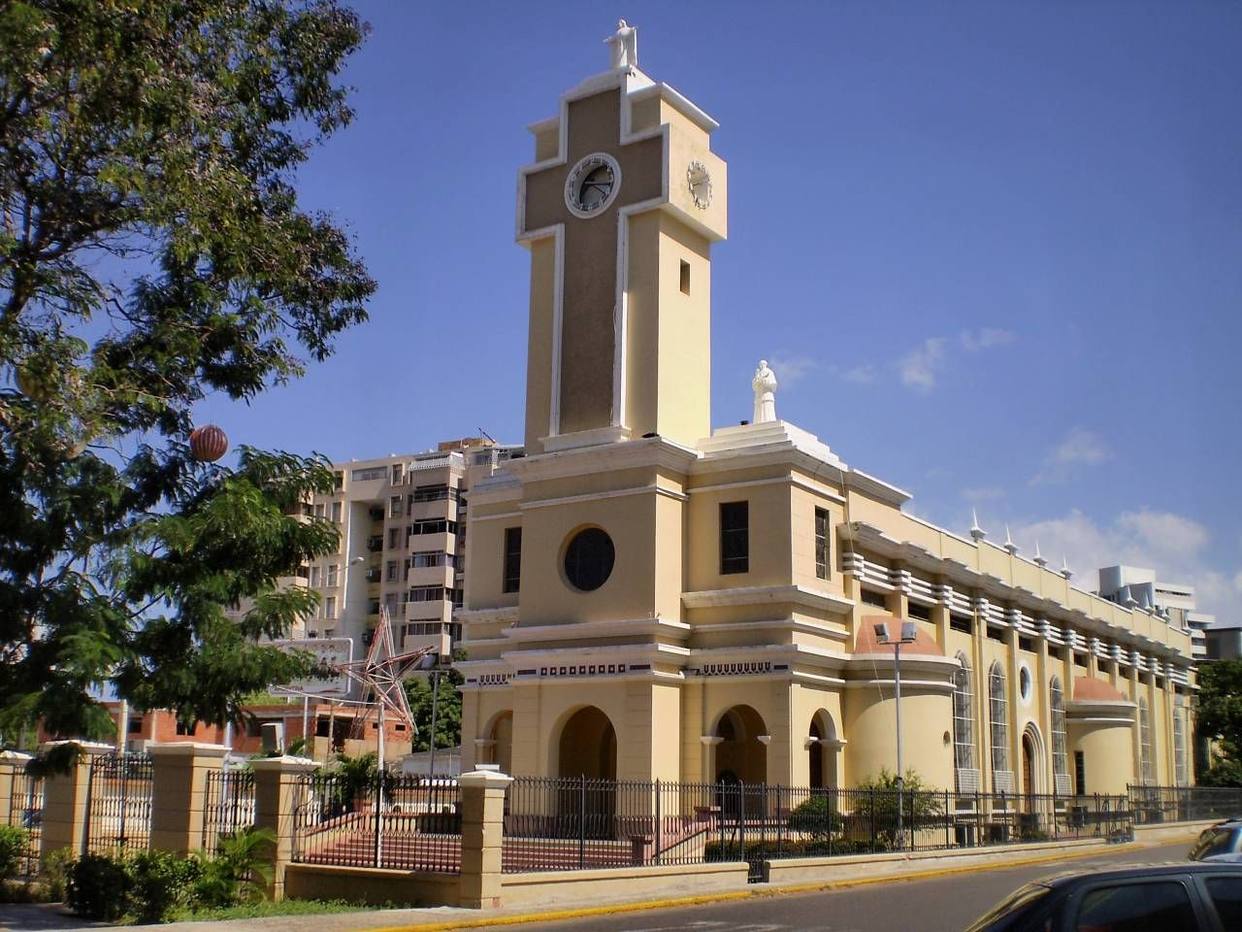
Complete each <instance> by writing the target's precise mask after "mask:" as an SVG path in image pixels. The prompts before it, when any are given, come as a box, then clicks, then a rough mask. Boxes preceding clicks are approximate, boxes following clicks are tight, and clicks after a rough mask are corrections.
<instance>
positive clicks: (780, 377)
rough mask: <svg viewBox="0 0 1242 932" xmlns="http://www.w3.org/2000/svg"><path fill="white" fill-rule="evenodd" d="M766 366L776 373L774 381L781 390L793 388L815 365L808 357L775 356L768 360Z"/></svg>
mask: <svg viewBox="0 0 1242 932" xmlns="http://www.w3.org/2000/svg"><path fill="white" fill-rule="evenodd" d="M768 366H769V367H770V368H771V369H772V371H773V372H774V373H776V381H777V383H778V384H779V385H780V387H781V388H793V386H794V384H795V383H796V382H800V381H801V380H802V377H803V376H805V375H806V374H807V373H808V372H811V371H812V370H813V369H814V368H815V366H816V363H815V360H814V359H811V358H810V357H808V356H780V355H777V356H773V357H772V358H771V359H770V360H768Z"/></svg>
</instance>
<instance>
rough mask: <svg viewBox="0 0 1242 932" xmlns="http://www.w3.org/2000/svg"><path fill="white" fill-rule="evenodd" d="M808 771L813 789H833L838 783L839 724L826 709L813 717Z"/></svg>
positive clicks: (808, 740)
mask: <svg viewBox="0 0 1242 932" xmlns="http://www.w3.org/2000/svg"><path fill="white" fill-rule="evenodd" d="M806 744H807V754H808V755H809V761H808V765H809V766H808V772H809V774H810V780H809V783H810V786H811V789H813V790H825V789H833V788H834V787H836V785H837V749H838V747H839V746H840V742H839V741H838V740H837V726H836V725H835V724H834V723H833V721H832V716H831V715H829V714H828V712H827V711H826V710H825V709H820V710H819V711H818V712H816V713H815V715H814V716H813V717H812V718H811V728H810V734H809V735H808V736H807V742H806Z"/></svg>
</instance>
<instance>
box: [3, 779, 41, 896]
mask: <svg viewBox="0 0 1242 932" xmlns="http://www.w3.org/2000/svg"><path fill="white" fill-rule="evenodd" d="M8 811H9V823H8V824H9V825H11V826H13V827H15V828H20V829H22V830H23V831H25V833H26V834H25V845H24V847H23V850H22V853H21V856H20V857H19V858H18V863H17V876H18V877H20V878H23V879H25V878H29V877H33V876H35V875H36V874H37V873H38V872H39V844H40V841H41V839H42V837H43V778H42V777H36V776H32V775H31V774H28V773H24V772H22V773H15V774H13V783H12V785H11V786H10V788H9V805H8Z"/></svg>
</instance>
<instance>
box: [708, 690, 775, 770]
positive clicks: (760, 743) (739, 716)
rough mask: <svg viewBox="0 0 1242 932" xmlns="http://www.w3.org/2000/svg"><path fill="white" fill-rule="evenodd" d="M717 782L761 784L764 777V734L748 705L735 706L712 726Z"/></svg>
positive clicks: (757, 717) (766, 748)
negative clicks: (715, 742) (714, 734)
mask: <svg viewBox="0 0 1242 932" xmlns="http://www.w3.org/2000/svg"><path fill="white" fill-rule="evenodd" d="M716 737H717V738H719V739H720V741H719V743H718V744H717V745H716V773H715V778H716V782H717V783H731V782H732V783H736V782H738V781H741V782H742V783H764V782H766V780H767V778H768V746H767V740H768V732H767V728H766V727H765V726H764V724H763V718H762V717H761V716H760V715H759V713H758V712H756V711H755V710H754V709H753V708H751V707H750V706H748V705H735V706H734V707H733V708H731V709H729V710H728V711H727V712H725V713H724V714H723V715H722V716H720V720H719V721H718V722H717V723H716Z"/></svg>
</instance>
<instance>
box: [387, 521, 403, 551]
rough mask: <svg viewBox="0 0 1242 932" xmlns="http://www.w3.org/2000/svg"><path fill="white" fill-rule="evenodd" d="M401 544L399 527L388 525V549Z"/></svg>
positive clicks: (393, 548) (395, 547) (394, 548)
mask: <svg viewBox="0 0 1242 932" xmlns="http://www.w3.org/2000/svg"><path fill="white" fill-rule="evenodd" d="M399 546H401V528H399V527H390V528H389V529H388V549H389V550H396V549H397V548H398V547H399Z"/></svg>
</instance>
